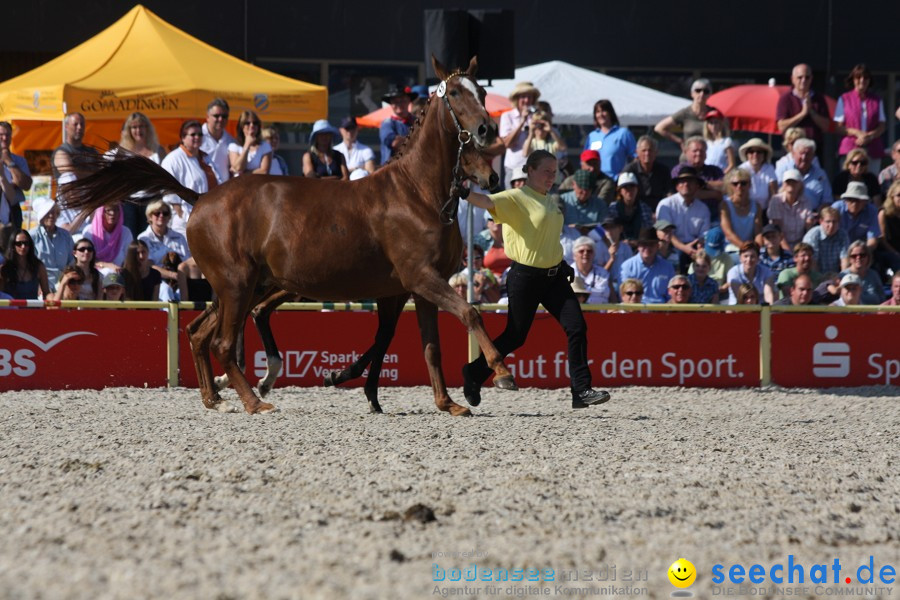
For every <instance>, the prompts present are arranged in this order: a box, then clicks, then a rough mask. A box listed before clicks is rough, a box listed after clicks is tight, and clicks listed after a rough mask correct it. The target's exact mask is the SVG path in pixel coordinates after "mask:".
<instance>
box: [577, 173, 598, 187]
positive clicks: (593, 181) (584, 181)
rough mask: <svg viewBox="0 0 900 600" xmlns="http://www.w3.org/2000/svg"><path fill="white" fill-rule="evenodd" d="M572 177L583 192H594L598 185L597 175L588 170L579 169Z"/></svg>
mask: <svg viewBox="0 0 900 600" xmlns="http://www.w3.org/2000/svg"><path fill="white" fill-rule="evenodd" d="M572 177H573V181H575V185H577V186H578V187H580V188H581V189H583V190H593V189H594V186H596V185H597V174H596V173H594V172H593V171H588V170H587V169H578V170H577V171H575V175H573V176H572Z"/></svg>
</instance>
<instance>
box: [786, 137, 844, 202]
mask: <svg viewBox="0 0 900 600" xmlns="http://www.w3.org/2000/svg"><path fill="white" fill-rule="evenodd" d="M791 156H792V158H793V159H794V167H795V168H796V170H797V171H799V173H800V175H801V176H802V178H803V193H804V195H805V196H806V199H807V200H809V206H810V208H812V209H813V210H819V207H821V206H828V205H829V204H831V203H832V202H833V201H834V198H832V196H831V184H830V183H829V182H828V176H827V175H826V174H825V171H823V170H822V169H821V168H820V167H817V166H816V165H815V164H814V159H815V157H816V143H815V142H814V141H812V140H810V139H807V138H800V139H799V140H797V141H796V142H794V145H793V146H792V148H791ZM785 174H786V172H785ZM781 180H782V181H784V175H782V176H781Z"/></svg>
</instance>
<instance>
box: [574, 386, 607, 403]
mask: <svg viewBox="0 0 900 600" xmlns="http://www.w3.org/2000/svg"><path fill="white" fill-rule="evenodd" d="M604 402H609V392H607V391H605V390H592V389H591V388H588V389H586V390H582V391H580V392H575V393H574V394H572V408H587V407H588V406H594V405H596V404H603V403H604Z"/></svg>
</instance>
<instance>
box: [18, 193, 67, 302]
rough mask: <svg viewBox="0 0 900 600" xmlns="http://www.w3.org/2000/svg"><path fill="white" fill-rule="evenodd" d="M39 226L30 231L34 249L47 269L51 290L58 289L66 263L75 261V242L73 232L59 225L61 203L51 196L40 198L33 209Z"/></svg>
mask: <svg viewBox="0 0 900 600" xmlns="http://www.w3.org/2000/svg"><path fill="white" fill-rule="evenodd" d="M31 212H32V214H33V215H34V219H35V220H36V221H37V222H38V226H37V227H35V228H34V229H32V230H31V231H30V232H29V233H30V234H31V238H32V239H33V240H34V251H35V253H36V254H37V257H38V258H39V259H41V262H43V263H44V268H46V269H47V282H48V283H49V284H50V291H51V292H55V291H56V282H57V281H58V280H59V275H60V273H62V270H63V269H64V268H66V265H70V264H72V263H74V262H75V255H74V250H75V242H74V241H73V239H72V234H71V233H69V232H68V231H66V230H65V229H63V228H62V227H57V225H56V220H57V219H58V218H59V205H58V204H57V203H56V202H55V201H54V200H52V199H51V198H38V199H37V200H35V201H34V206H33V207H32V209H31Z"/></svg>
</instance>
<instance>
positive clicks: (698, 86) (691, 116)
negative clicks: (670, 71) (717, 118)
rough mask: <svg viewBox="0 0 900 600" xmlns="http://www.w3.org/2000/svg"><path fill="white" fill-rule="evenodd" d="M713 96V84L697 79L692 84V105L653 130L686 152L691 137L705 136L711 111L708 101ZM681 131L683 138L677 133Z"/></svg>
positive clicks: (664, 120) (661, 122) (707, 80)
mask: <svg viewBox="0 0 900 600" xmlns="http://www.w3.org/2000/svg"><path fill="white" fill-rule="evenodd" d="M710 94H712V84H710V82H709V79H697V80H695V81H694V82H693V83H692V84H691V103H690V104H689V105H688V106H686V107H684V108H683V109H681V110H679V111H678V112H676V113H675V114H673V115H671V116H669V117H666V118H665V119H663V120H662V121H660V122H659V123H657V124H656V126H655V127H654V128H653V130H654V131H655V132H656V133H657V134H659V135H660V136H662V137H664V138H667V139H669V140H671V141H673V142H675V143H676V144H678V147H679V148H681V150H682V151H686V146H687V140H688V138H690V137H693V136H697V135H700V136H702V135H703V121H704V120H705V119H706V115H707V114H708V113H709V111H711V110H715V109H714V108H713V107H712V106H709V105H708V104H707V103H706V101H707V100H708V99H709V96H710ZM676 131H681V132H682V137H678V136H677V135H676V134H675V132H676Z"/></svg>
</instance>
